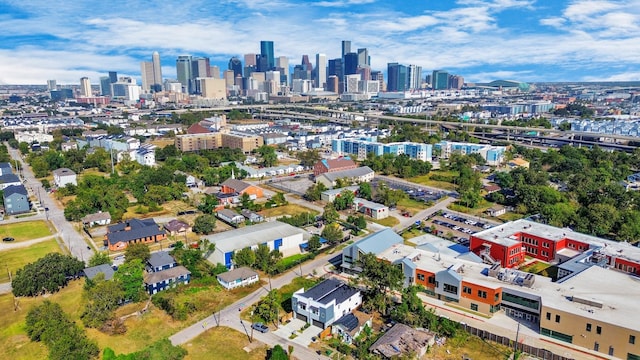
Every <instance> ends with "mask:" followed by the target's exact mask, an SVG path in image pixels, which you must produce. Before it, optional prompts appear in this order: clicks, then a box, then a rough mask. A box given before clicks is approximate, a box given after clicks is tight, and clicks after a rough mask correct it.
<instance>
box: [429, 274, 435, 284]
mask: <svg viewBox="0 0 640 360" xmlns="http://www.w3.org/2000/svg"><path fill="white" fill-rule="evenodd" d="M435 283H436V278H435V277H433V276H429V284H435Z"/></svg>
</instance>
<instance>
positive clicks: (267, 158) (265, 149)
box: [256, 145, 278, 167]
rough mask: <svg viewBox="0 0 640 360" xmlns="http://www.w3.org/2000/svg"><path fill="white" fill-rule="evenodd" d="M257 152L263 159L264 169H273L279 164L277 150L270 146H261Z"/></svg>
mask: <svg viewBox="0 0 640 360" xmlns="http://www.w3.org/2000/svg"><path fill="white" fill-rule="evenodd" d="M256 152H257V153H258V154H260V158H261V159H262V166H264V167H272V166H275V165H276V164H277V163H278V155H276V150H275V149H274V148H272V147H271V146H269V145H262V146H260V147H259V148H258V149H257V150H256Z"/></svg>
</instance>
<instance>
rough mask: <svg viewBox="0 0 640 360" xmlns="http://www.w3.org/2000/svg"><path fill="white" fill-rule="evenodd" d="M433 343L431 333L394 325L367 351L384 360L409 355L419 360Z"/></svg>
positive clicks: (402, 325)
mask: <svg viewBox="0 0 640 360" xmlns="http://www.w3.org/2000/svg"><path fill="white" fill-rule="evenodd" d="M434 343H435V336H434V335H433V334H431V333H428V332H426V331H423V330H418V329H414V328H412V327H410V326H407V325H405V324H395V325H394V326H393V327H392V328H391V329H389V330H387V332H385V333H384V335H382V336H381V337H380V338H379V339H378V340H377V341H376V342H375V343H373V345H371V346H370V347H369V351H371V352H373V353H374V354H378V355H381V356H383V357H384V358H385V359H391V358H394V359H395V358H398V357H401V356H403V355H409V354H412V355H413V356H414V357H415V358H417V359H421V358H422V357H423V356H424V354H426V353H427V349H428V348H429V346H433V344H434Z"/></svg>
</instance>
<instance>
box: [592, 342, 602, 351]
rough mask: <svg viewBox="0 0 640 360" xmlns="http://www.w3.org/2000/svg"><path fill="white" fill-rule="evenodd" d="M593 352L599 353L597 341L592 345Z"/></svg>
mask: <svg viewBox="0 0 640 360" xmlns="http://www.w3.org/2000/svg"><path fill="white" fill-rule="evenodd" d="M593 350H594V351H600V344H598V342H597V341H596V342H595V343H594V344H593Z"/></svg>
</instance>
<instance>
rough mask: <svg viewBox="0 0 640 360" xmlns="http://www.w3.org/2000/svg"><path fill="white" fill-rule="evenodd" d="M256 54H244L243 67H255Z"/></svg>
mask: <svg viewBox="0 0 640 360" xmlns="http://www.w3.org/2000/svg"><path fill="white" fill-rule="evenodd" d="M256 65H258V64H257V63H256V54H244V66H256Z"/></svg>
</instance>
